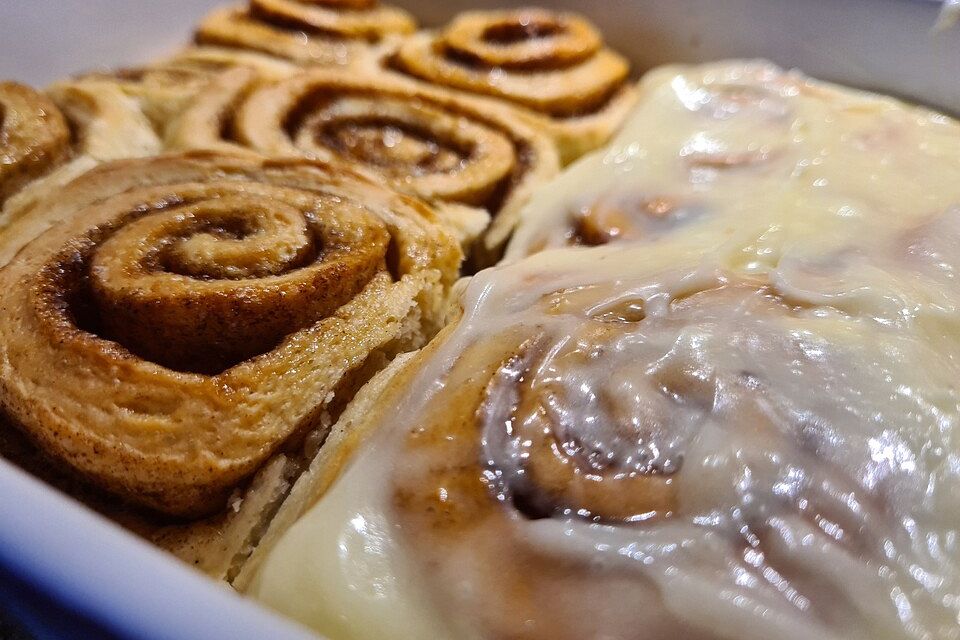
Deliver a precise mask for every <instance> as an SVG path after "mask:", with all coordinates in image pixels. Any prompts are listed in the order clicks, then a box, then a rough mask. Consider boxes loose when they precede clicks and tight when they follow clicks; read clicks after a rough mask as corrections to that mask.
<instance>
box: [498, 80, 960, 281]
mask: <svg viewBox="0 0 960 640" xmlns="http://www.w3.org/2000/svg"><path fill="white" fill-rule="evenodd" d="M639 92H640V98H639V101H638V104H637V107H636V108H635V109H634V111H633V112H632V113H631V115H630V117H629V118H628V120H627V123H626V124H625V125H624V127H623V129H622V131H621V132H620V133H619V134H618V135H617V137H616V138H615V139H614V141H613V142H612V143H611V145H610V146H609V147H608V148H606V149H604V150H602V151H598V152H597V153H595V154H593V155H591V156H589V157H588V158H584V159H583V160H582V161H581V162H579V163H577V165H576V166H575V167H571V168H569V169H567V170H566V171H565V172H564V173H563V174H561V175H560V176H558V177H557V178H556V179H555V180H554V181H553V182H552V183H551V184H550V186H549V187H548V188H545V189H542V190H540V191H538V192H537V194H536V195H535V197H534V198H532V200H531V201H530V203H529V204H528V206H526V207H525V208H524V210H523V211H522V213H521V216H520V218H521V222H520V224H519V226H518V228H517V231H516V233H515V235H514V237H513V240H512V241H511V244H510V247H509V249H508V251H507V258H508V259H518V258H521V257H523V256H526V255H530V254H532V253H536V252H538V251H543V250H545V249H551V248H558V247H566V246H596V245H604V244H608V243H626V242H629V243H643V244H649V243H654V242H660V241H663V240H664V239H667V238H671V237H679V236H696V237H699V238H702V239H703V240H704V241H705V242H707V243H713V244H714V245H716V246H721V245H723V244H724V243H734V244H736V243H738V242H740V241H741V240H742V239H743V238H744V237H751V238H753V239H754V241H755V246H764V247H765V248H766V250H767V252H768V253H767V255H769V256H771V257H770V259H769V260H768V259H761V260H759V261H757V258H756V256H755V255H753V254H751V255H750V256H749V259H750V260H754V261H755V266H756V267H757V268H764V267H765V266H766V265H767V264H769V263H770V262H771V261H774V260H775V259H776V258H775V256H776V255H778V252H779V250H780V244H781V243H782V242H784V241H786V238H792V237H794V236H801V237H803V238H818V239H819V240H818V242H820V243H823V244H830V243H834V242H838V243H844V242H846V241H847V240H848V239H849V238H850V237H851V235H856V234H855V233H854V232H853V231H852V230H855V229H859V228H861V226H862V225H863V221H864V219H866V218H868V217H869V218H870V220H871V221H872V222H871V225H872V226H873V227H874V231H873V232H872V233H873V234H874V235H876V236H878V239H879V236H885V237H889V231H884V229H888V228H889V229H891V230H892V229H902V228H903V226H904V225H910V224H913V223H915V222H916V221H917V220H918V218H922V217H924V216H926V215H929V214H930V213H931V212H933V211H942V210H944V209H945V208H947V207H949V206H950V205H952V204H954V203H956V202H958V201H960V182H956V181H957V180H960V171H958V170H957V167H958V166H960V163H958V162H957V161H960V152H958V151H956V150H955V149H960V125H958V124H957V122H955V121H954V120H952V119H950V118H947V117H945V116H943V115H941V114H937V113H933V112H929V111H926V110H923V109H917V108H915V107H909V106H907V105H904V104H902V103H900V102H898V101H896V100H893V99H891V98H885V97H881V96H876V95H871V94H867V93H862V92H856V91H853V90H850V89H846V88H843V87H838V86H836V85H830V84H827V83H824V82H820V81H818V80H814V79H811V78H809V77H807V76H804V75H803V74H801V73H799V72H796V71H789V72H788V71H783V70H782V69H779V68H777V67H776V66H774V65H772V64H770V63H765V62H762V61H753V62H743V61H727V62H720V63H712V64H707V65H698V66H670V67H664V68H660V69H656V70H653V71H650V72H649V73H647V75H645V76H644V79H643V80H642V81H641V83H640V87H639ZM934 164H935V165H937V167H938V169H937V171H934V172H931V171H929V167H930V166H931V165H934ZM745 194H747V195H748V196H749V197H747V195H745ZM919 201H923V202H924V204H923V205H922V206H919V207H918V206H917V203H918V202H919ZM732 259H733V258H732Z"/></svg>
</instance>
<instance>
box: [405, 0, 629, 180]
mask: <svg viewBox="0 0 960 640" xmlns="http://www.w3.org/2000/svg"><path fill="white" fill-rule="evenodd" d="M388 65H389V66H390V67H391V68H393V69H395V70H398V71H400V72H402V73H405V74H408V75H410V76H412V77H415V78H419V79H421V80H423V81H426V82H430V83H434V84H438V85H442V86H445V87H450V88H453V89H458V90H461V91H467V92H470V93H475V94H480V95H484V96H492V97H494V98H499V99H501V100H506V101H508V102H510V103H511V104H513V105H515V106H517V107H518V108H519V110H520V112H521V113H523V114H524V117H525V118H527V119H528V120H529V121H531V122H533V123H534V124H536V125H537V126H539V127H541V128H542V129H544V130H545V131H546V132H548V133H549V134H550V135H551V136H552V137H553V138H554V139H555V141H556V143H557V145H558V147H559V150H560V155H561V157H562V159H563V161H564V163H569V162H571V161H573V160H574V159H576V158H577V157H579V156H581V155H583V154H584V153H586V152H587V151H590V150H591V149H595V148H597V147H599V146H601V145H602V144H604V143H605V142H606V141H607V140H608V139H609V138H610V136H612V135H613V133H614V132H615V131H616V130H617V128H619V126H620V124H621V123H622V122H623V119H624V117H626V115H627V112H628V111H629V109H630V107H631V105H632V104H633V101H634V90H633V89H632V88H631V87H630V86H629V85H628V83H627V76H628V74H629V71H630V67H629V64H628V63H627V61H626V59H624V58H623V57H622V56H620V55H619V54H617V53H615V52H613V51H611V50H610V49H607V48H605V47H604V45H603V41H602V39H601V36H600V34H599V33H598V32H597V30H596V28H595V27H594V26H593V25H592V24H590V23H589V22H588V21H587V20H586V19H585V18H583V17H581V16H579V15H577V14H572V13H556V12H551V11H547V10H543V9H516V10H501V11H470V12H465V13H463V14H461V15H459V16H458V17H457V18H456V19H455V20H454V21H453V22H452V23H450V24H449V25H448V26H447V27H445V28H444V29H443V30H441V31H439V32H436V33H434V32H423V33H419V34H417V35H414V36H412V37H410V38H408V39H406V40H405V41H404V42H403V43H402V44H401V45H400V46H399V48H398V49H397V50H396V52H395V53H394V54H393V55H392V56H391V57H390V58H389V61H388Z"/></svg>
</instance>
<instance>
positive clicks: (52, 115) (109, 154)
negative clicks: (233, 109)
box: [0, 82, 160, 264]
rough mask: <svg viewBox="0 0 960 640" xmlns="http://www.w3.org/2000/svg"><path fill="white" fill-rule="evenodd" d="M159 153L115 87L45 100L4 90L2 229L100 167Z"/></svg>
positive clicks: (16, 87)
mask: <svg viewBox="0 0 960 640" xmlns="http://www.w3.org/2000/svg"><path fill="white" fill-rule="evenodd" d="M159 150H160V141H159V140H158V138H157V136H156V135H155V134H154V132H153V130H152V129H151V127H150V123H149V122H148V121H147V120H146V118H145V117H144V116H143V114H142V113H141V112H140V110H139V109H138V108H137V106H136V105H135V104H133V102H132V101H131V100H129V99H127V98H126V97H125V96H123V95H122V94H121V93H120V92H119V91H118V90H117V89H116V88H114V87H111V86H108V85H104V84H101V83H93V82H91V83H79V84H65V85H59V84H56V85H54V86H52V87H51V88H50V89H48V91H47V92H46V93H45V94H44V93H40V92H37V91H35V90H33V89H31V88H29V87H26V86H23V85H20V84H16V83H12V82H6V83H2V84H0V155H2V157H3V161H2V162H0V229H3V228H4V227H6V226H7V225H9V224H10V223H11V222H13V220H15V219H16V218H18V217H20V216H21V215H23V214H24V212H26V211H27V210H29V208H30V206H32V204H33V203H34V202H35V201H36V199H37V198H38V197H40V196H41V195H42V194H43V193H44V192H45V191H47V190H49V189H52V188H56V187H57V186H60V185H62V184H65V183H66V182H69V181H70V180H72V179H73V178H75V177H76V176H78V175H80V174H82V173H83V172H84V171H87V170H88V169H90V168H91V167H93V166H95V165H96V164H97V163H98V162H103V161H106V160H113V159H117V158H127V157H136V156H145V155H150V154H154V153H158V152H159ZM0 264H2V263H0Z"/></svg>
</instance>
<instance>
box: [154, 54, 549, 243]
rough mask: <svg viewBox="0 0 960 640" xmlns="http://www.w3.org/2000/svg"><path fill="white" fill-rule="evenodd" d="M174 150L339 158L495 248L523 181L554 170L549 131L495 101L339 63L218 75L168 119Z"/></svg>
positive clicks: (541, 178)
mask: <svg viewBox="0 0 960 640" xmlns="http://www.w3.org/2000/svg"><path fill="white" fill-rule="evenodd" d="M167 144H168V145H169V146H170V147H171V148H175V149H190V148H199V149H215V150H220V151H228V150H230V151H233V152H244V151H248V150H250V149H252V150H255V151H256V152H259V153H263V154H266V155H270V156H305V157H309V158H318V159H322V160H328V161H329V160H341V161H344V162H347V163H349V164H350V165H351V166H353V167H355V168H356V169H357V170H358V171H361V172H363V173H365V174H367V175H369V176H370V177H371V178H374V179H383V178H386V179H387V180H389V182H390V183H391V184H392V185H393V186H394V187H396V188H397V189H400V190H402V191H407V192H410V193H412V194H414V195H418V196H420V197H423V198H426V199H429V200H435V201H440V202H444V203H451V204H454V205H467V207H456V208H453V209H449V211H450V216H451V218H453V220H452V224H453V226H454V227H455V228H457V227H459V228H460V229H461V231H460V234H461V235H463V236H465V237H466V238H467V240H469V239H471V238H475V237H476V236H477V235H479V233H480V232H482V231H483V227H484V226H485V225H486V214H483V215H482V217H481V218H480V219H479V226H477V225H476V224H475V223H474V222H473V217H476V213H475V212H473V211H472V210H471V209H469V208H468V207H481V208H483V209H486V210H487V211H489V212H490V213H491V214H492V215H493V216H494V222H493V225H492V226H491V228H490V230H489V231H488V232H487V233H486V236H485V238H484V246H483V247H481V249H482V250H483V252H484V253H485V254H488V255H491V254H496V253H497V251H498V250H499V248H500V247H501V246H502V245H503V243H504V242H505V241H506V238H507V237H508V236H509V233H510V232H511V230H512V227H513V225H514V224H515V221H516V215H517V212H518V211H519V209H520V207H522V206H523V204H525V202H526V201H527V199H528V198H529V196H530V194H531V192H532V190H533V189H534V188H535V187H537V186H538V185H540V184H543V183H544V182H545V181H546V180H547V179H548V178H550V177H552V176H553V175H554V174H555V173H556V172H557V171H558V165H559V161H558V159H557V156H556V152H555V151H554V149H553V147H552V145H551V143H550V140H549V139H548V138H546V137H545V136H544V135H542V134H540V133H539V132H537V131H536V130H535V129H534V128H532V127H529V126H526V125H525V124H523V123H522V122H517V121H516V119H515V118H514V117H513V114H512V113H510V112H509V110H507V109H505V108H503V107H500V106H499V105H481V104H477V103H475V102H474V101H472V100H470V99H468V98H460V97H457V96H453V95H450V94H449V93H446V92H442V91H434V90H432V89H429V88H425V87H421V86H417V85H414V84H412V83H410V82H406V81H404V80H402V79H398V78H395V77H388V76H380V75H371V76H362V77H358V76H357V74H353V73H349V72H346V71H336V70H314V71H309V72H304V73H301V74H298V75H295V76H293V77H290V78H288V79H285V80H281V81H279V82H275V83H268V84H262V83H258V82H257V81H256V78H255V77H254V76H253V75H252V74H251V73H250V72H245V71H243V70H236V71H234V72H232V73H231V74H229V75H225V76H224V77H223V78H222V79H221V80H220V81H219V82H218V83H217V86H216V87H212V88H211V89H210V90H209V91H206V92H204V93H203V94H202V95H201V96H199V97H198V99H197V100H196V101H195V102H194V103H193V105H192V106H191V108H189V109H188V110H187V111H186V112H185V113H184V114H183V116H182V117H181V118H180V119H179V120H178V121H176V122H174V123H173V125H172V126H171V129H170V131H169V135H168V138H167Z"/></svg>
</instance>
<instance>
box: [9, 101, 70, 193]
mask: <svg viewBox="0 0 960 640" xmlns="http://www.w3.org/2000/svg"><path fill="white" fill-rule="evenodd" d="M0 154H2V157H3V162H0V206H2V205H3V202H4V201H5V200H6V199H7V198H9V197H10V196H11V195H13V194H14V193H16V192H17V191H19V190H20V189H21V188H23V186H24V185H26V184H27V183H28V182H30V181H31V180H35V179H36V178H38V177H39V176H42V175H44V174H46V173H48V172H49V171H50V170H51V169H53V168H54V167H56V166H57V165H59V164H61V163H62V162H64V161H65V160H66V159H67V157H69V155H70V129H69V127H68V124H67V120H66V118H64V117H63V114H62V113H60V110H59V109H58V108H57V106H56V105H55V104H53V102H51V101H50V99H49V98H47V97H46V96H44V95H43V94H41V93H38V92H36V91H34V90H33V89H31V88H30V87H27V86H24V85H22V84H17V83H15V82H3V83H0Z"/></svg>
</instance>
